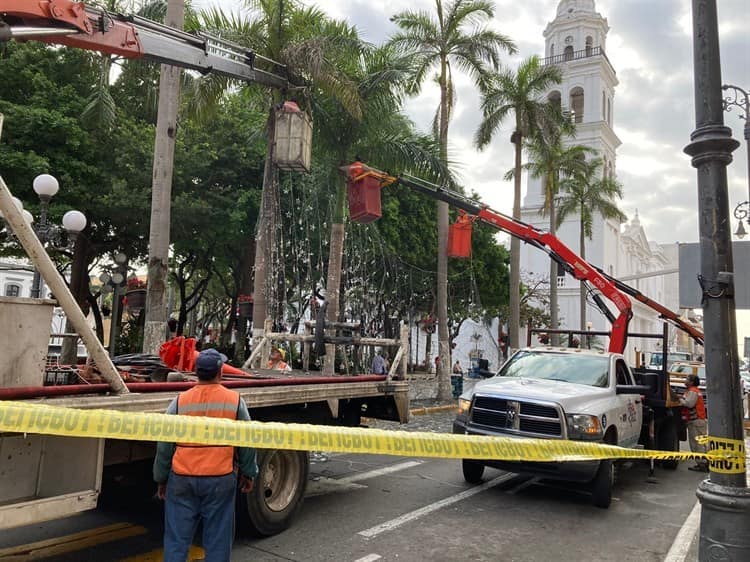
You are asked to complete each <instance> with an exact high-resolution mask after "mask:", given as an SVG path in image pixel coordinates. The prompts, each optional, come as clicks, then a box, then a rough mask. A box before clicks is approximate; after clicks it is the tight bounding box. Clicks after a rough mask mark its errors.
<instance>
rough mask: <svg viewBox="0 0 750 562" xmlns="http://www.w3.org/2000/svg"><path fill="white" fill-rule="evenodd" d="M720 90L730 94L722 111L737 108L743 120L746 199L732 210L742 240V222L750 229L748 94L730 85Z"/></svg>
mask: <svg viewBox="0 0 750 562" xmlns="http://www.w3.org/2000/svg"><path fill="white" fill-rule="evenodd" d="M721 89H722V90H724V91H725V92H729V93H730V94H729V95H728V96H727V97H725V98H724V110H725V111H732V108H733V107H737V108H739V110H740V113H739V116H740V119H744V120H745V127H744V128H743V132H744V137H745V149H746V150H747V188H748V199H747V201H743V202H742V203H740V204H739V205H737V206H736V207H735V208H734V218H736V219H737V220H738V221H740V224H739V225H738V226H737V232H735V233H734V235H735V236H736V237H737V238H740V239H742V238H744V237H745V236H746V235H747V230H745V227H744V226H742V221H743V220H744V221H746V222H747V226H748V228H750V92H747V91H745V90H743V89H742V88H740V87H739V86H733V85H732V84H724V85H723V86H722V87H721Z"/></svg>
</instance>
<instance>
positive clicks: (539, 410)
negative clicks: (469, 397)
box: [471, 396, 563, 437]
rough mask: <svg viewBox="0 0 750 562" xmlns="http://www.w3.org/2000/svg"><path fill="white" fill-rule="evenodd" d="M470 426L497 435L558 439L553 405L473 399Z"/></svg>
mask: <svg viewBox="0 0 750 562" xmlns="http://www.w3.org/2000/svg"><path fill="white" fill-rule="evenodd" d="M471 423H472V424H474V425H480V426H482V427H484V428H487V429H491V430H494V431H497V432H500V433H513V434H517V435H518V434H520V435H528V436H536V435H544V436H552V437H562V436H563V431H562V423H561V419H560V413H559V412H558V409H557V408H555V407H554V406H548V405H546V404H537V403H534V402H524V401H518V400H511V399H507V398H495V397H491V396H476V397H475V398H474V404H473V406H472V408H471Z"/></svg>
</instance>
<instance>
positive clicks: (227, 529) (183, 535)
mask: <svg viewBox="0 0 750 562" xmlns="http://www.w3.org/2000/svg"><path fill="white" fill-rule="evenodd" d="M226 359H227V358H226V356H224V355H222V354H221V353H219V352H218V351H216V350H215V349H206V350H205V351H202V352H201V353H200V354H199V355H198V358H197V359H196V361H195V372H196V374H197V375H198V384H197V385H195V386H194V387H193V388H191V389H190V390H188V391H186V392H183V393H181V394H180V395H179V396H178V397H177V398H175V399H174V400H172V403H171V404H170V405H169V407H168V408H167V414H173V415H175V414H176V415H181V416H204V417H205V416H207V417H210V418H224V419H230V420H239V421H249V420H250V414H249V412H248V410H247V406H246V405H245V402H244V400H242V398H240V395H239V394H237V393H236V392H234V391H233V390H229V389H228V388H225V387H224V386H222V385H221V368H222V366H223V365H224V362H225V361H226ZM237 468H239V479H240V490H241V491H242V492H243V493H249V492H251V491H252V489H253V480H254V479H255V477H256V475H257V474H258V465H257V464H256V461H255V450H254V449H247V448H239V447H238V448H236V449H235V448H234V447H227V446H211V445H195V444H187V443H176V444H175V443H161V442H160V443H158V444H157V449H156V458H155V459H154V480H155V481H156V483H157V484H158V490H157V495H158V496H159V498H161V499H163V500H165V506H164V561H165V562H185V560H187V557H188V551H189V549H190V545H191V543H192V542H193V535H194V534H195V530H196V528H197V527H198V523H199V522H200V521H201V520H202V521H203V548H204V549H205V551H206V558H205V560H206V562H228V561H229V559H230V555H231V552H232V541H233V539H234V505H235V500H236V494H237Z"/></svg>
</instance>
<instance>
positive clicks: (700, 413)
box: [687, 386, 706, 421]
mask: <svg viewBox="0 0 750 562" xmlns="http://www.w3.org/2000/svg"><path fill="white" fill-rule="evenodd" d="M690 391H693V392H695V393H696V394H697V395H698V401H697V402H696V403H695V406H693V407H692V408H687V409H688V411H689V417H690V421H692V420H696V419H697V420H705V419H706V404H705V403H704V402H703V395H702V394H701V391H700V389H699V388H698V387H697V386H689V387H688V389H687V392H690Z"/></svg>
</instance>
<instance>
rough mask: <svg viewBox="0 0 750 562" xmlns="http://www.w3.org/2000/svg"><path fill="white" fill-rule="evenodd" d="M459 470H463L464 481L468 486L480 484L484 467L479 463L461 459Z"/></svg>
mask: <svg viewBox="0 0 750 562" xmlns="http://www.w3.org/2000/svg"><path fill="white" fill-rule="evenodd" d="M461 468H463V471H464V480H466V481H467V482H468V483H469V484H479V483H480V482H482V475H484V465H483V464H482V463H481V462H479V461H470V460H467V459H463V461H461Z"/></svg>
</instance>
